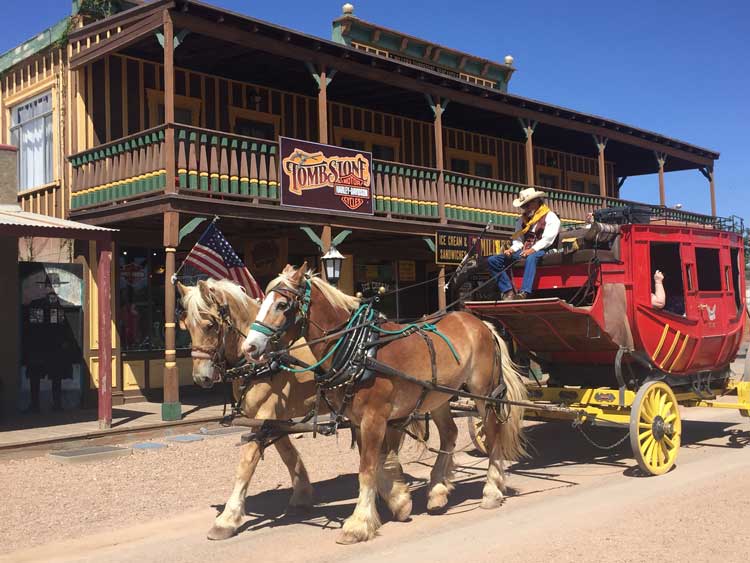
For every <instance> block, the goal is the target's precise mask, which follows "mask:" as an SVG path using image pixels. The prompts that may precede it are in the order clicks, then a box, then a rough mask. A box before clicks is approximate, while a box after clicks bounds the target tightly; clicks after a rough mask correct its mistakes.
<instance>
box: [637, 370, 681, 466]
mask: <svg viewBox="0 0 750 563" xmlns="http://www.w3.org/2000/svg"><path fill="white" fill-rule="evenodd" d="M681 434H682V422H681V421H680V411H679V407H678V406H677V399H676V398H675V396H674V393H673V392H672V389H671V388H670V387H669V385H667V384H666V383H663V382H661V381H648V382H646V383H644V384H643V386H641V388H640V389H639V390H638V393H637V394H636V396H635V400H634V401H633V407H632V409H631V411H630V446H631V447H632V448H633V455H634V457H635V459H636V461H637V462H638V466H639V467H640V468H641V470H643V471H645V472H646V473H649V474H651V475H663V474H664V473H666V472H667V471H669V470H670V469H671V468H672V466H673V465H674V462H675V460H676V459H677V452H678V451H679V449H680V436H681Z"/></svg>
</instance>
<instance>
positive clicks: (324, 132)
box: [318, 67, 328, 145]
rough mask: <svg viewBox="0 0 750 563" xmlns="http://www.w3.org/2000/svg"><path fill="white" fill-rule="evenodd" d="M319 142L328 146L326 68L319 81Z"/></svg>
mask: <svg viewBox="0 0 750 563" xmlns="http://www.w3.org/2000/svg"><path fill="white" fill-rule="evenodd" d="M318 140H319V141H320V142H321V143H323V144H324V145H327V144H328V78H327V75H326V67H322V68H321V70H320V75H319V80H318Z"/></svg>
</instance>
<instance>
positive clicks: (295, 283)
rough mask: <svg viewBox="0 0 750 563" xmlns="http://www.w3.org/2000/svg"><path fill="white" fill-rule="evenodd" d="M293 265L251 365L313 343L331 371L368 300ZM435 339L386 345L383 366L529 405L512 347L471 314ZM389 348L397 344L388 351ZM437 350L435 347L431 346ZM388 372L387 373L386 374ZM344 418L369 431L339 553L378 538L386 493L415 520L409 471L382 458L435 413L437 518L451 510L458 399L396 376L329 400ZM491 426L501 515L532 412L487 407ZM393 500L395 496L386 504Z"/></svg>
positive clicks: (413, 335)
mask: <svg viewBox="0 0 750 563" xmlns="http://www.w3.org/2000/svg"><path fill="white" fill-rule="evenodd" d="M306 268H307V263H305V264H303V266H302V267H301V268H299V269H295V268H294V267H293V266H290V265H287V266H286V267H285V268H284V271H283V272H282V273H281V275H280V276H279V277H278V278H277V279H276V280H274V281H273V282H271V284H269V288H270V289H269V291H268V293H267V295H266V298H265V300H264V301H263V303H262V305H261V309H260V312H259V313H258V315H257V318H256V321H255V323H253V324H252V326H251V328H250V331H249V332H248V334H247V338H245V341H244V343H243V344H242V352H243V353H244V354H245V355H246V357H247V358H248V360H250V361H256V362H258V361H264V360H265V359H266V357H267V356H268V355H269V354H270V353H271V352H272V349H273V348H275V347H277V346H284V347H288V346H289V344H290V343H291V342H293V341H294V340H296V339H298V338H300V337H304V338H306V339H307V341H308V342H310V343H312V344H311V345H310V348H311V350H312V353H313V355H314V356H315V358H316V361H317V362H318V363H321V364H322V368H324V369H330V367H331V361H332V360H331V359H330V358H331V356H332V354H331V352H332V350H334V347H336V346H337V344H335V342H336V341H337V340H336V339H335V338H328V335H330V334H332V333H335V332H337V331H339V330H341V329H343V328H344V327H347V326H349V327H350V326H351V323H352V321H351V319H353V318H355V317H356V315H357V313H356V312H357V311H361V310H362V308H361V302H360V299H358V298H355V297H351V296H348V295H346V294H344V293H343V292H341V291H339V290H338V289H336V288H335V287H333V286H331V285H329V284H328V283H326V282H325V281H323V280H321V279H320V278H318V277H315V276H313V275H311V274H310V273H309V272H307V270H306ZM433 323H434V324H433V325H431V328H432V329H434V330H430V331H425V330H412V331H405V332H403V334H402V336H403V337H402V338H400V337H399V338H389V339H386V338H384V339H383V341H382V342H383V343H382V345H380V346H378V347H377V353H376V354H377V362H379V363H381V364H385V365H387V366H389V367H392V368H395V369H396V370H398V371H400V372H401V373H403V374H407V375H408V376H411V377H412V378H417V379H419V380H422V381H428V382H429V381H433V382H436V383H438V384H440V385H443V386H447V387H450V388H452V389H459V388H461V387H463V386H465V387H466V388H467V389H468V390H469V391H470V392H471V393H474V394H477V395H482V396H488V395H489V394H490V393H492V392H493V390H495V389H496V388H497V387H498V386H499V384H500V381H501V379H502V380H503V381H504V382H505V385H506V386H507V395H506V397H507V398H508V399H509V400H512V401H519V400H523V399H525V398H526V390H525V387H524V386H523V383H522V381H521V377H520V374H519V373H518V371H517V370H516V369H515V367H514V365H513V362H512V361H511V360H510V356H509V354H508V350H507V347H506V345H505V343H504V341H503V340H502V339H501V338H500V337H499V336H498V335H497V334H496V333H495V332H494V330H493V329H492V328H491V325H488V324H485V323H484V322H482V321H481V320H479V319H478V318H477V317H475V316H474V315H472V314H470V313H467V312H451V313H447V314H445V315H444V316H442V317H441V318H440V319H439V320H434V321H433ZM403 329H404V326H403V325H398V324H395V323H390V322H384V323H382V324H379V330H380V332H381V333H390V334H394V333H399V332H400V331H402V330H403ZM386 340H387V342H386ZM428 340H429V341H430V342H428ZM381 371H384V370H382V369H381ZM326 395H327V399H328V400H329V401H330V402H331V405H332V406H333V408H334V409H336V410H338V411H339V412H341V411H343V412H342V414H344V415H345V416H346V417H348V418H349V419H350V420H351V422H352V424H354V425H356V426H358V427H359V433H360V465H359V497H358V500H357V505H356V508H355V510H354V513H353V514H352V515H351V516H350V517H349V518H347V520H346V521H345V522H344V525H343V528H342V531H341V534H340V535H339V538H338V540H337V541H338V543H344V544H349V543H356V542H361V541H367V540H369V539H371V538H373V537H374V535H375V534H376V532H377V529H378V528H379V527H380V519H379V516H378V512H377V509H376V505H375V500H376V494H377V492H378V491H380V492H381V495H382V496H384V498H386V500H387V503H388V506H389V508H390V509H391V511H392V512H393V513H394V516H395V518H396V519H398V520H406V519H407V518H408V517H409V514H410V512H411V498H410V493H409V490H408V488H407V486H406V484H405V483H404V482H403V478H402V475H401V467H400V465H398V464H397V463H396V464H393V463H390V462H389V459H388V457H387V456H383V455H382V454H381V445H382V443H383V441H384V437H385V436H386V433H387V430H388V428H389V421H402V420H408V419H409V418H410V415H411V414H412V413H413V412H414V411H415V410H417V409H418V410H419V411H420V412H429V413H430V415H431V417H432V420H433V421H434V422H435V425H436V426H437V429H438V432H439V435H440V453H439V454H438V457H437V459H436V461H435V466H434V467H433V469H432V472H431V475H430V485H429V492H428V510H431V511H432V510H439V509H441V508H443V507H444V506H445V505H446V504H447V502H448V494H449V493H450V491H451V489H452V485H451V483H450V478H451V469H452V459H453V450H454V449H455V446H456V436H457V434H458V429H457V428H456V425H455V423H454V421H453V418H452V416H451V412H450V405H449V400H450V398H451V397H450V395H448V394H446V393H438V392H426V393H425V390H424V388H423V386H420V385H418V384H417V383H415V382H411V381H408V380H407V379H405V378H403V377H398V376H397V375H394V374H393V373H390V374H387V373H379V372H378V373H374V374H372V376H371V377H369V379H367V381H366V382H362V383H360V384H357V385H354V386H353V387H352V386H346V385H345V386H343V387H338V388H333V389H330V390H327V391H326ZM477 407H478V409H479V413H480V416H481V417H482V418H483V419H484V422H485V432H486V436H487V444H488V450H489V469H488V471H487V481H486V484H485V486H484V490H483V497H482V503H481V506H482V508H487V509H490V508H496V507H499V506H500V504H501V503H502V500H503V491H504V490H505V475H504V468H503V462H504V461H505V460H513V459H517V458H518V457H520V456H521V455H523V440H522V436H521V431H522V414H523V410H522V408H520V407H518V406H510V407H507V408H505V409H502V410H503V412H502V414H501V413H500V412H498V410H499V409H496V408H491V407H486V405H485V402H484V401H481V400H479V401H477ZM384 492H385V494H384Z"/></svg>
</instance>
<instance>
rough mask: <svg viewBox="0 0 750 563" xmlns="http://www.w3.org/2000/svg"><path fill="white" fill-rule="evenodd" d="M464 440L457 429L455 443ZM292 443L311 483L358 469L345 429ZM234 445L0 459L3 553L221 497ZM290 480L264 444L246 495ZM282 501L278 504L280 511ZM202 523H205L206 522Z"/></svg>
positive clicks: (231, 439) (231, 438) (233, 439)
mask: <svg viewBox="0 0 750 563" xmlns="http://www.w3.org/2000/svg"><path fill="white" fill-rule="evenodd" d="M459 426H460V427H463V425H462V424H459ZM156 441H158V440H156ZM467 441H468V438H466V437H465V436H462V438H461V439H460V440H459V444H464V443H466V442H467ZM293 444H294V445H295V446H296V447H297V448H298V449H299V451H300V453H301V455H302V459H303V461H304V463H305V465H306V467H307V470H308V473H309V474H310V479H311V480H312V481H313V483H315V482H316V481H323V480H328V479H332V478H335V477H337V476H339V475H342V474H350V473H354V472H355V471H356V468H357V465H358V454H357V451H356V449H354V450H352V449H350V435H349V432H348V431H342V432H340V433H339V435H338V437H329V438H325V437H318V438H317V439H313V438H312V435H309V434H308V435H304V437H300V438H298V439H294V437H293ZM238 445H239V435H237V434H235V435H228V436H219V437H214V438H206V439H204V440H203V441H200V442H193V443H174V442H170V443H169V446H168V447H167V448H162V449H160V450H156V451H134V452H133V455H131V456H127V457H120V458H115V459H111V460H105V461H98V462H92V463H82V464H75V465H63V464H60V463H58V462H55V461H53V460H51V459H49V458H47V457H35V458H31V459H16V460H2V461H0V483H2V485H3V503H2V506H1V507H0V519H1V520H2V522H3V525H2V526H0V546H2V547H3V551H5V552H6V553H7V552H8V551H14V550H17V549H21V548H30V547H35V546H39V545H43V544H45V543H49V542H51V541H59V540H64V539H69V538H75V537H79V536H82V535H85V534H86V533H87V532H91V531H92V530H97V531H99V530H103V529H113V528H115V527H118V526H127V525H128V524H134V523H138V522H144V521H147V520H151V519H155V518H159V517H169V516H170V515H176V514H179V513H183V512H185V511H189V510H195V509H205V508H207V507H211V506H216V505H221V504H223V503H224V502H225V501H226V499H227V498H228V496H229V493H230V492H231V489H232V484H233V480H234V471H235V468H236V466H237V462H238V459H239V455H240V449H239V447H238ZM423 455H429V454H425V452H424V450H423V449H422V448H421V447H420V446H419V445H418V444H416V443H414V442H413V441H411V440H407V442H406V443H405V445H404V448H403V450H402V456H401V458H402V461H403V462H407V461H409V460H415V459H417V458H418V457H419V456H423ZM352 482H353V481H352ZM289 487H290V481H289V474H288V472H287V470H286V467H285V466H284V464H283V463H282V462H281V459H280V458H279V456H278V453H277V452H276V450H275V449H274V448H270V449H269V450H267V452H266V455H265V459H263V460H262V461H261V462H260V464H259V465H258V470H257V471H256V474H255V476H254V478H253V480H252V481H251V484H250V487H249V490H248V495H254V494H257V493H260V492H262V491H267V490H273V489H289ZM289 494H290V495H291V490H290V491H289ZM283 509H284V506H279V512H281V511H283ZM206 524H207V526H206V529H207V530H208V527H209V526H210V523H209V522H207V523H206Z"/></svg>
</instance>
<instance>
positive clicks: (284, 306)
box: [276, 301, 289, 311]
mask: <svg viewBox="0 0 750 563" xmlns="http://www.w3.org/2000/svg"><path fill="white" fill-rule="evenodd" d="M276 308H277V309H278V310H279V311H286V310H287V309H288V308H289V303H287V302H286V301H280V302H279V304H278V305H276Z"/></svg>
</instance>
